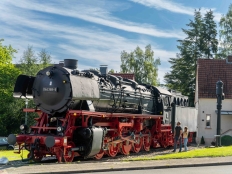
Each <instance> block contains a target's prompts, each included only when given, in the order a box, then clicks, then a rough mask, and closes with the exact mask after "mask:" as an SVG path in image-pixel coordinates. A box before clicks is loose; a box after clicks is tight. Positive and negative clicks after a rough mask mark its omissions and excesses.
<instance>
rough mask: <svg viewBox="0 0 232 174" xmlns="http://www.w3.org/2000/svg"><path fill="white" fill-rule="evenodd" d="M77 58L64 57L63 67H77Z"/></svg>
mask: <svg viewBox="0 0 232 174" xmlns="http://www.w3.org/2000/svg"><path fill="white" fill-rule="evenodd" d="M77 61H78V60H77V59H64V67H65V68H69V69H77Z"/></svg>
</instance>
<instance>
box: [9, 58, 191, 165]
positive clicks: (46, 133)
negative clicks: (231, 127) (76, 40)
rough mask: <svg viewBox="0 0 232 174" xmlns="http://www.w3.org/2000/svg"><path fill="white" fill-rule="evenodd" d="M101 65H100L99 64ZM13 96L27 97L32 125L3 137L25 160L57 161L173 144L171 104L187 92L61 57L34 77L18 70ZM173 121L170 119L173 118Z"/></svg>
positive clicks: (180, 101)
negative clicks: (31, 104) (48, 158)
mask: <svg viewBox="0 0 232 174" xmlns="http://www.w3.org/2000/svg"><path fill="white" fill-rule="evenodd" d="M103 70H104V69H103ZM14 97H16V98H31V99H33V101H34V103H35V106H36V107H35V108H34V109H33V108H32V109H28V108H26V109H24V112H36V113H37V114H38V118H35V121H36V124H35V125H33V126H31V127H30V129H28V127H27V125H25V124H23V125H21V126H20V129H21V133H20V134H18V135H17V136H15V135H14V134H10V135H9V136H8V142H9V144H15V143H17V144H18V145H19V152H20V151H21V150H22V149H23V148H26V149H27V150H28V151H29V154H28V159H27V160H29V159H33V160H34V161H41V160H42V158H43V157H45V156H47V155H53V156H56V158H57V159H58V161H59V162H62V161H64V162H71V161H73V159H74V157H75V156H81V157H84V158H96V159H101V158H102V157H103V155H108V156H110V157H114V156H116V155H117V154H118V153H121V154H124V155H128V154H129V153H130V152H131V151H132V152H135V153H138V152H139V151H140V150H145V151H149V150H150V147H154V148H156V147H167V146H172V145H173V134H172V132H173V128H174V124H175V120H176V119H175V110H176V105H181V106H182V107H187V105H188V99H187V97H184V96H183V97H182V98H178V101H177V98H176V97H175V96H174V95H173V94H172V93H171V92H170V91H167V90H164V89H162V88H159V87H155V86H152V85H150V84H138V83H137V82H136V81H134V80H131V79H124V78H122V77H118V76H114V75H111V74H107V71H105V72H104V71H101V72H99V71H97V70H83V71H79V70H77V60H74V59H65V60H64V67H62V66H59V65H54V66H49V67H47V68H44V69H42V70H40V71H39V72H38V73H37V75H36V77H31V76H26V75H20V76H19V77H18V78H17V80H16V83H15V88H14ZM172 120H173V121H172Z"/></svg>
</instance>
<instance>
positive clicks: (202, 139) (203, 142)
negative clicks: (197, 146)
mask: <svg viewBox="0 0 232 174" xmlns="http://www.w3.org/2000/svg"><path fill="white" fill-rule="evenodd" d="M201 144H205V140H204V137H203V136H202V137H201Z"/></svg>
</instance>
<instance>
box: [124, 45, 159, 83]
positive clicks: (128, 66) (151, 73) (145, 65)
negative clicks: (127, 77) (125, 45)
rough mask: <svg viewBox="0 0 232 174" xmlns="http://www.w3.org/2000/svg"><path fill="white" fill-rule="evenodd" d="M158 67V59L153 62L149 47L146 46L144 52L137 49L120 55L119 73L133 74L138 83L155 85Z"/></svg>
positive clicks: (152, 53)
mask: <svg viewBox="0 0 232 174" xmlns="http://www.w3.org/2000/svg"><path fill="white" fill-rule="evenodd" d="M158 65H160V59H159V58H158V59H156V60H154V52H153V51H152V49H151V45H147V46H146V47H145V51H143V50H142V49H140V48H139V47H137V48H136V49H135V50H134V51H132V52H130V53H127V52H126V51H122V53H121V72H122V73H134V74H135V80H136V81H137V82H138V83H149V84H152V85H157V76H158V72H157V71H158Z"/></svg>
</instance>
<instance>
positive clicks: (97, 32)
mask: <svg viewBox="0 0 232 174" xmlns="http://www.w3.org/2000/svg"><path fill="white" fill-rule="evenodd" d="M9 2H10V1H0V11H1V13H0V22H1V24H2V26H1V36H0V37H3V38H4V39H5V42H4V44H12V46H13V47H14V48H16V49H17V50H18V54H16V59H15V61H14V62H18V61H19V58H21V56H22V54H23V51H24V50H26V48H27V46H28V45H32V46H33V47H34V49H35V51H36V52H38V51H39V50H40V49H42V48H46V49H47V51H49V52H50V53H51V55H52V58H53V60H52V62H54V63H58V61H60V60H63V59H65V58H75V59H78V60H79V66H78V67H79V68H80V69H86V68H96V67H99V65H100V64H108V65H109V69H111V68H112V69H115V70H116V71H119V70H120V63H121V62H120V53H121V51H122V50H125V51H127V52H131V51H133V50H134V49H135V47H136V46H139V47H140V48H142V49H144V47H145V46H146V45H147V44H151V45H152V49H153V51H154V53H155V58H158V57H160V58H161V67H160V68H159V69H160V70H161V75H162V69H163V68H164V66H162V63H163V62H167V60H168V59H169V57H173V56H174V55H175V52H170V51H166V50H163V49H162V48H160V47H158V46H157V44H156V43H154V41H152V40H150V39H146V38H145V39H144V38H142V39H141V38H139V39H138V38H134V39H128V38H126V37H122V36H119V35H116V34H113V33H109V32H106V31H103V30H102V29H99V28H96V27H91V28H87V27H86V26H82V27H80V26H78V25H77V24H76V23H75V20H73V21H74V23H67V22H66V21H62V22H61V21H58V22H57V21H54V19H53V16H51V15H49V14H46V13H37V12H36V11H33V10H32V9H34V8H36V10H39V9H42V10H44V11H46V12H49V13H52V14H60V15H62V13H64V14H63V15H64V16H65V17H67V16H68V17H73V18H74V19H76V18H78V19H83V20H88V19H89V21H91V20H95V19H96V20H97V22H96V23H100V24H101V21H102V22H103V23H102V25H106V26H110V27H114V26H115V27H117V25H118V26H119V28H120V27H121V28H122V29H123V30H126V31H130V30H134V32H136V33H143V32H152V31H154V33H155V34H154V33H151V34H150V33H148V35H151V36H153V35H159V34H161V37H172V36H171V35H172V34H173V33H174V32H173V31H170V33H169V32H167V31H158V30H156V29H154V26H151V25H147V26H142V25H141V24H138V23H131V22H129V21H124V20H120V19H117V18H114V17H112V16H111V15H110V14H109V13H108V12H107V11H103V10H102V9H98V8H93V7H91V8H89V9H87V10H86V11H83V10H82V11H80V12H78V13H76V11H75V10H73V9H72V8H71V7H70V10H69V11H68V12H67V13H65V11H66V8H67V7H66V6H65V5H64V6H60V5H59V4H57V6H54V7H51V6H47V5H46V4H45V5H43V4H35V3H33V2H31V1H30V2H29V1H22V2H21V3H16V4H18V5H22V6H23V8H19V7H16V6H14V5H13V4H9ZM31 4H32V5H33V7H31ZM53 5H54V4H53ZM31 8H32V9H31ZM37 8H38V9H37ZM34 10H35V9H34ZM42 10H41V11H40V12H43V11H42ZM78 10H81V8H79V7H78ZM90 11H92V13H90ZM98 11H100V13H98ZM81 13H83V15H84V16H81V15H82V14H81ZM88 13H90V14H91V15H92V16H91V15H89V16H90V17H92V18H91V20H90V18H88ZM67 14H68V15H67ZM75 15H79V17H76V16H75ZM110 22H112V23H110ZM120 23H121V25H120ZM88 26H89V25H88ZM141 26H142V27H141ZM126 27H129V28H126ZM136 30H138V31H139V32H138V31H136ZM162 35H163V36H162ZM177 35H178V36H177ZM175 36H176V37H178V38H179V37H182V36H181V35H179V34H178V32H175ZM86 62H87V63H86ZM160 70H159V72H160ZM159 77H160V79H162V77H161V76H160V75H159Z"/></svg>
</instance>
